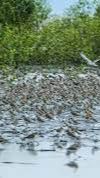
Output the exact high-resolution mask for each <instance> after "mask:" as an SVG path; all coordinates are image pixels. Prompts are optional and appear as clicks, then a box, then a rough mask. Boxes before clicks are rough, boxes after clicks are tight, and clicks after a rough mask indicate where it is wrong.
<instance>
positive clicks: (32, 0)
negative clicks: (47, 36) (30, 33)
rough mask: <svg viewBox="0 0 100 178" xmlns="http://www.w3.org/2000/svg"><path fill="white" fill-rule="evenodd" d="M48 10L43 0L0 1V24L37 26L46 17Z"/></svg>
mask: <svg viewBox="0 0 100 178" xmlns="http://www.w3.org/2000/svg"><path fill="white" fill-rule="evenodd" d="M49 12H50V8H49V7H48V6H47V4H46V2H45V0H0V23H2V24H10V25H11V24H13V25H19V24H20V23H21V24H22V23H28V22H30V23H31V24H33V25H39V24H40V23H41V22H42V21H43V20H45V19H46V18H47V17H48V14H49Z"/></svg>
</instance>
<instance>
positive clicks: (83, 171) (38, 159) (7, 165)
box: [0, 145, 100, 178]
mask: <svg viewBox="0 0 100 178" xmlns="http://www.w3.org/2000/svg"><path fill="white" fill-rule="evenodd" d="M72 163H73V164H72ZM33 177H35V178H51V177H52V178H78V177H79V178H85V177H91V178H94V177H96V178H99V177H100V151H99V150H98V151H96V152H95V154H92V153H91V148H90V147H84V148H81V149H80V150H79V151H78V152H77V154H75V155H72V156H71V157H70V158H69V157H68V156H66V150H63V151H57V152H31V153H30V152H28V151H25V150H20V149H18V147H17V146H16V145H11V146H7V145H6V147H4V149H1V151H0V178H33Z"/></svg>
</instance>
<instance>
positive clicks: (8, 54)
mask: <svg viewBox="0 0 100 178" xmlns="http://www.w3.org/2000/svg"><path fill="white" fill-rule="evenodd" d="M0 40H1V43H0V64H2V63H4V64H8V65H18V64H20V63H23V62H24V63H25V62H27V61H28V60H29V59H30V58H31V56H32V54H33V52H34V44H35V42H36V41H37V34H36V33H35V32H33V31H32V30H27V29H26V28H22V29H20V30H19V29H18V28H17V27H16V28H11V27H8V26H5V27H4V28H3V29H2V30H1V33H0Z"/></svg>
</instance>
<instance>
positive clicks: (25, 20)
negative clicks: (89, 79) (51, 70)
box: [0, 0, 100, 66]
mask: <svg viewBox="0 0 100 178" xmlns="http://www.w3.org/2000/svg"><path fill="white" fill-rule="evenodd" d="M8 1H9V2H10V5H11V9H13V8H12V7H13V4H14V3H15V2H16V3H18V4H17V5H20V6H21V3H22V2H27V3H29V2H31V3H32V2H36V3H37V5H36V4H35V6H32V7H31V8H33V9H34V7H35V10H34V11H33V9H30V10H29V13H28V9H27V10H26V12H24V13H25V14H24V13H22V11H21V10H20V8H19V9H18V11H17V15H16V8H15V9H13V11H10V12H9V11H8V12H5V11H3V9H2V8H1V7H0V14H1V16H0V19H2V20H1V22H2V24H3V25H1V27H0V65H1V66H3V65H5V66H6V65H13V66H18V65H21V64H23V63H24V64H25V63H30V62H33V63H38V64H65V63H74V64H78V63H80V62H81V63H82V61H81V58H80V52H81V51H82V52H84V53H85V54H86V55H87V56H88V57H89V58H91V59H93V60H94V59H96V58H98V56H100V17H99V15H97V14H96V13H95V14H94V15H89V14H88V13H86V12H87V11H86V12H85V11H84V10H85V7H86V6H87V5H89V6H90V4H87V0H85V1H83V0H80V4H79V5H78V6H75V9H74V10H73V11H71V12H72V16H69V15H65V16H64V17H62V18H53V19H52V20H48V21H46V22H45V23H42V22H44V21H43V20H44V19H46V18H47V15H48V12H49V11H48V8H47V7H46V4H45V3H44V1H40V0H35V1H32V0H22V1H21V3H19V0H16V1H12V0H8ZM8 1H7V0H4V1H3V0H1V2H2V4H3V2H8ZM11 2H12V4H11ZM40 2H41V3H40ZM83 2H84V3H83ZM5 4H6V3H5ZM14 5H15V4H14ZM24 5H25V4H24ZM24 5H23V6H22V7H24ZM3 6H4V5H2V7H3ZM14 7H17V6H14ZM28 7H29V6H28ZM97 7H98V8H99V6H97V5H96V9H97ZM1 9H2V11H1ZM22 9H23V8H22ZM43 9H45V11H44V10H43ZM80 10H81V11H80ZM1 12H2V13H1ZM3 12H4V13H5V15H4V14H3ZM80 12H81V13H80ZM96 12H98V10H96ZM6 13H8V14H6ZM20 13H21V15H20ZM27 13H28V15H29V16H27ZM3 15H4V18H3ZM6 15H7V18H6ZM26 16H27V17H26ZM18 17H19V18H18ZM31 18H32V19H34V20H32V19H31ZM29 19H31V20H29ZM29 21H30V22H29ZM13 22H14V23H13ZM16 24H18V25H16ZM19 24H20V25H19ZM32 24H34V26H33V25H32ZM40 24H41V25H40Z"/></svg>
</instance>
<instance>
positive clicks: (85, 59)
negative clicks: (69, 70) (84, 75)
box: [80, 52, 97, 67]
mask: <svg viewBox="0 0 100 178" xmlns="http://www.w3.org/2000/svg"><path fill="white" fill-rule="evenodd" d="M80 56H81V57H82V59H83V60H84V61H86V62H87V64H88V65H89V66H93V67H97V64H95V62H93V61H91V60H90V59H89V58H87V57H86V56H85V55H84V54H83V53H82V52H81V53H80Z"/></svg>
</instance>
